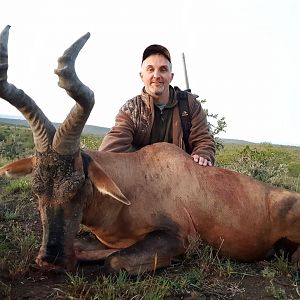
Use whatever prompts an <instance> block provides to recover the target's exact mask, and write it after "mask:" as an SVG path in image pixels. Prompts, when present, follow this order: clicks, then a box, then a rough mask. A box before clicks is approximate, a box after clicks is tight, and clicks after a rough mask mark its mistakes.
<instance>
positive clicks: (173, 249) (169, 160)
mask: <svg viewBox="0 0 300 300" xmlns="http://www.w3.org/2000/svg"><path fill="white" fill-rule="evenodd" d="M8 33H9V26H8V27H6V28H5V29H4V30H3V32H2V34H1V40H0V48H1V53H0V97H1V98H3V99H5V100H7V101H8V102H9V103H11V104H12V105H13V106H15V107H16V108H17V109H18V110H19V111H20V112H22V114H23V115H24V117H25V118H26V119H27V120H28V122H29V124H30V126H31V129H32V133H33V136H34V142H35V148H36V152H35V155H34V156H33V157H30V158H27V159H23V160H22V161H20V162H14V163H12V164H9V165H7V166H4V167H2V168H1V169H0V174H7V175H11V176H14V175H25V174H27V173H31V172H32V174H33V183H32V188H33V192H34V193H35V195H36V196H37V198H38V204H39V210H40V216H41V222H42V226H43V239H42V245H41V248H40V251H39V254H38V257H37V259H36V262H37V263H38V264H39V265H40V266H41V267H43V268H46V269H48V268H57V267H64V268H66V269H69V270H70V269H72V268H73V267H74V265H75V263H76V261H77V259H78V258H79V259H93V260H94V259H105V268H106V269H107V270H108V271H118V270H120V269H125V270H127V271H128V272H130V273H133V274H134V273H138V272H139V271H149V270H153V269H154V268H159V267H164V266H168V265H170V263H171V260H172V259H173V258H174V257H176V256H177V255H180V254H182V253H184V252H185V250H186V248H187V246H188V243H189V241H190V239H191V238H192V237H193V236H200V237H201V238H202V239H203V240H204V241H205V242H207V243H208V244H210V245H212V246H215V247H218V248H219V247H220V253H221V254H223V255H226V256H228V257H231V258H235V259H238V260H241V261H253V260H258V259H263V258H265V257H266V255H268V253H270V250H272V248H273V247H274V246H277V245H279V244H280V242H281V241H285V242H289V243H290V245H291V246H293V247H294V250H295V249H297V248H298V245H299V244H300V194H298V193H295V192H291V191H288V190H284V189H280V188H275V187H271V186H269V185H266V184H263V183H261V182H259V181H257V180H254V179H253V178H250V177H247V176H244V175H241V174H238V173H235V172H232V171H229V170H225V169H221V168H215V167H211V168H203V167H201V166H199V165H198V164H196V163H194V162H193V160H192V159H190V156H189V155H187V154H185V153H184V152H183V151H182V150H180V149H179V148H177V147H176V146H174V145H172V144H166V143H158V144H154V145H151V146H147V147H145V148H143V149H141V150H139V151H137V152H134V153H120V154H117V153H105V152H99V151H89V150H84V151H83V150H81V149H80V135H81V132H82V129H83V127H84V125H85V123H86V120H87V118H88V116H89V113H90V111H91V110H92V107H93V104H94V96H93V92H92V91H91V90H90V89H89V88H88V87H86V86H85V85H84V84H83V83H81V82H80V80H79V79H78V77H77V75H76V73H75V68H74V64H75V59H76V57H77V55H78V53H79V51H80V50H81V48H82V47H83V45H84V44H85V42H86V41H87V39H88V38H89V34H86V35H84V36H83V37H81V38H80V39H79V40H78V41H77V42H75V43H74V44H73V45H72V46H71V47H70V48H69V49H68V50H66V51H65V53H64V55H63V56H62V57H61V58H60V59H59V64H58V68H57V69H56V71H55V73H56V74H57V75H58V77H59V86H60V87H62V88H63V89H65V90H66V91H67V93H68V94H69V95H70V96H71V97H72V98H73V99H74V100H75V101H76V105H75V106H74V108H73V109H72V110H71V112H70V114H69V115H68V117H67V118H66V120H65V121H64V122H63V124H62V125H61V126H60V127H59V128H58V129H57V130H56V129H55V127H54V126H53V124H52V123H51V122H50V121H49V120H48V119H47V117H46V116H45V115H44V114H43V112H42V111H41V110H40V108H39V107H38V106H37V105H36V103H35V102H34V101H33V100H32V99H31V98H30V97H29V96H27V95H26V94H25V93H24V92H23V91H22V90H19V89H17V88H16V87H15V86H13V85H12V84H9V83H8V82H7V68H8V63H7V61H8V55H7V42H8ZM80 223H83V224H85V225H86V226H87V227H88V228H89V229H90V230H91V232H93V233H94V234H95V236H96V237H97V238H98V240H99V245H101V247H102V248H101V249H100V248H97V249H90V250H88V249H86V250H84V249H83V250H82V249H81V250H76V248H75V247H74V238H75V235H76V233H77V231H78V228H79V225H80ZM293 259H295V260H298V259H299V253H298V250H296V251H295V252H294V254H293Z"/></svg>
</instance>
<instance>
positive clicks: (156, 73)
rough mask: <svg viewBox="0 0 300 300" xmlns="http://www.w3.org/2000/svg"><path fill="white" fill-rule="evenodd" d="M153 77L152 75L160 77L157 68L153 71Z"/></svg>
mask: <svg viewBox="0 0 300 300" xmlns="http://www.w3.org/2000/svg"><path fill="white" fill-rule="evenodd" d="M153 77H154V78H159V77H160V72H159V70H156V71H154V73H153Z"/></svg>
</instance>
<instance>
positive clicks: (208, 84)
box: [0, 0, 300, 145]
mask: <svg viewBox="0 0 300 300" xmlns="http://www.w3.org/2000/svg"><path fill="white" fill-rule="evenodd" d="M8 24H9V25H11V29H10V36H9V45H8V47H9V70H8V81H9V82H10V83H13V84H14V85H16V86H17V87H18V88H21V89H23V90H24V91H25V92H26V93H27V94H28V95H29V96H30V97H31V98H32V99H34V101H35V102H36V103H37V104H38V105H39V106H40V108H41V109H42V110H43V111H44V113H45V114H46V115H47V117H48V118H49V119H50V120H51V121H53V122H62V121H63V120H64V119H65V117H66V116H67V114H68V112H69V111H70V109H71V108H72V106H73V105H74V100H73V99H71V98H69V97H68V96H67V94H66V93H65V91H64V90H62V89H61V88H59V87H58V86H57V81H58V78H57V76H56V75H55V74H54V69H55V68H56V67H57V59H58V57H59V56H61V55H62V53H63V52H64V50H65V49H67V48H68V47H69V46H70V45H71V44H72V43H73V42H74V41H75V40H77V39H78V38H79V37H80V36H82V35H83V34H85V33H86V32H90V33H91V37H90V39H89V40H88V42H87V44H86V45H85V46H84V48H83V49H82V50H81V52H80V54H79V56H78V58H77V61H76V72H77V75H78V77H79V78H80V80H81V81H82V82H83V83H84V84H86V85H87V86H89V87H90V88H91V89H92V90H93V91H94V93H95V101H96V103H95V106H94V109H93V111H92V113H91V115H90V117H89V119H88V121H87V124H90V125H96V126H102V127H111V126H113V124H114V119H115V115H116V114H117V112H118V110H119V109H120V107H121V106H122V105H123V104H124V103H125V102H126V101H127V100H128V99H130V98H132V97H134V96H136V95H138V94H139V93H140V91H141V89H142V87H143V85H142V81H141V79H140V77H139V71H140V66H141V59H142V53H143V51H144V49H145V48H146V47H147V46H149V45H150V44H154V43H157V44H162V45H164V46H166V47H167V48H168V49H169V51H170V52H171V57H172V65H173V72H174V79H173V81H172V85H174V86H179V87H181V88H183V89H184V88H185V87H186V85H185V79H184V68H183V60H182V53H184V54H185V59H186V65H187V72H188V78H189V85H190V88H191V89H192V91H193V92H194V93H195V94H197V95H199V99H206V100H207V102H206V103H205V104H203V106H204V108H206V109H208V111H209V112H210V113H214V114H218V115H219V117H225V120H226V123H227V128H226V132H225V133H222V134H220V137H223V138H232V139H242V140H247V141H250V142H258V143H262V142H269V143H273V144H286V145H300V117H299V113H300V1H298V0H210V1H208V0H207V1H204V0H185V1H183V0H182V1H179V0H163V1H162V0H152V1H145V0H127V1H122V0H119V1H117V0H110V1H97V0H93V1H92V0H85V1H82V0H80V1H78V0H72V1H63V0H60V1H58V0H51V1H38V0H26V1H22V0H20V1H17V0H10V1H5V2H4V1H3V3H2V4H1V18H0V29H1V30H2V28H4V27H5V26H6V25H8ZM0 115H10V116H19V115H20V113H19V112H18V111H17V110H16V109H15V108H14V107H11V106H10V105H9V104H8V103H7V102H6V101H4V100H2V99H0Z"/></svg>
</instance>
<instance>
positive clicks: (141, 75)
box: [139, 72, 144, 81]
mask: <svg viewBox="0 0 300 300" xmlns="http://www.w3.org/2000/svg"><path fill="white" fill-rule="evenodd" d="M139 74H140V78H141V80H142V81H143V79H144V77H143V73H142V72H140V73H139Z"/></svg>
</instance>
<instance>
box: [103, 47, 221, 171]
mask: <svg viewBox="0 0 300 300" xmlns="http://www.w3.org/2000/svg"><path fill="white" fill-rule="evenodd" d="M173 76H174V74H173V73H172V64H171V57H170V53H169V51H168V50H167V49H166V48H165V47H163V46H161V45H150V46H149V47H147V48H146V49H145V51H144V53H143V60H142V68H141V72H140V77H141V79H142V81H143V83H144V88H143V90H142V93H141V94H140V95H138V96H136V97H134V98H132V99H130V100H128V101H127V102H126V103H125V104H124V105H123V106H122V107H121V109H120V111H119V113H118V114H117V116H116V120H115V125H114V126H113V127H112V128H111V130H110V131H109V132H108V133H107V135H106V136H105V137H104V139H103V142H102V144H101V146H100V148H99V150H101V151H112V152H130V151H136V150H138V149H140V148H142V147H144V146H146V145H149V144H153V143H157V142H168V143H173V144H175V145H177V146H179V147H180V148H182V149H184V150H186V149H185V148H186V147H185V144H184V141H183V130H182V125H181V119H180V115H179V109H178V93H179V92H178V89H174V88H173V87H172V86H171V85H170V83H171V81H172V79H173ZM196 98H197V96H196V95H193V94H191V93H189V94H188V105H189V110H190V119H191V129H190V135H189V140H188V143H189V147H190V148H191V156H192V158H193V159H194V161H195V162H197V163H199V164H200V165H202V166H212V165H213V164H214V156H215V143H214V139H213V136H212V135H211V133H210V131H209V127H208V123H207V119H206V114H205V112H204V111H203V109H202V107H201V104H200V102H199V101H197V100H196Z"/></svg>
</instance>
